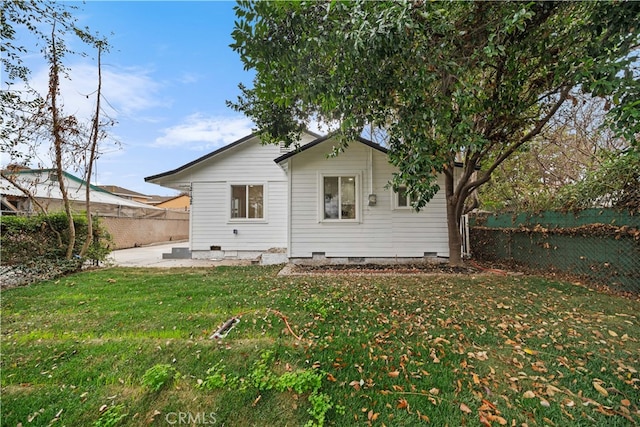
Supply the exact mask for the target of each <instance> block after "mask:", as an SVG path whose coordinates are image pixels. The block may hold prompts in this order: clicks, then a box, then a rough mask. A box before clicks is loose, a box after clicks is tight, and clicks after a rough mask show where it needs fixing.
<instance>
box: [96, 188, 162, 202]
mask: <svg viewBox="0 0 640 427" xmlns="http://www.w3.org/2000/svg"><path fill="white" fill-rule="evenodd" d="M99 187H100V188H102V189H103V190H106V191H108V192H109V193H111V194H115V195H116V196H119V197H122V198H123V199H129V200H133V201H136V202H140V203H146V204H150V203H149V201H150V200H151V198H152V196H147V195H146V194H142V193H138V192H135V191H132V190H128V189H126V188H122V187H118V186H117V185H100V186H99Z"/></svg>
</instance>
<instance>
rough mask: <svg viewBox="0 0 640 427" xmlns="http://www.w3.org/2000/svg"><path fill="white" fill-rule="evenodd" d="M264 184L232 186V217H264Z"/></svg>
mask: <svg viewBox="0 0 640 427" xmlns="http://www.w3.org/2000/svg"><path fill="white" fill-rule="evenodd" d="M263 188H264V187H263V186H262V185H232V186H231V218H232V219H263V218H264V194H263Z"/></svg>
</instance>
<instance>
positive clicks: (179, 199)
mask: <svg viewBox="0 0 640 427" xmlns="http://www.w3.org/2000/svg"><path fill="white" fill-rule="evenodd" d="M164 199H165V200H162V201H160V202H158V203H153V206H155V207H156V208H162V209H171V210H172V211H183V212H189V207H190V206H191V198H190V197H189V195H188V194H179V195H177V196H175V197H165V198H164Z"/></svg>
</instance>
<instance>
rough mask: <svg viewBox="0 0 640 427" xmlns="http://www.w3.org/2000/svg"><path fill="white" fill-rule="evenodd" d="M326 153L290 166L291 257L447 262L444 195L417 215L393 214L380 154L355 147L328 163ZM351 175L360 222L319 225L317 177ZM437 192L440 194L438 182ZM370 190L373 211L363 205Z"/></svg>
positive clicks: (326, 148) (311, 153) (309, 153)
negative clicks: (426, 257) (427, 258)
mask: <svg viewBox="0 0 640 427" xmlns="http://www.w3.org/2000/svg"><path fill="white" fill-rule="evenodd" d="M330 151H331V142H330V141H327V142H326V143H322V144H319V145H317V146H315V147H312V148H310V149H308V150H306V151H304V152H302V153H300V154H297V155H295V156H294V157H292V158H291V159H290V160H289V173H290V175H291V176H290V179H291V201H292V207H291V237H290V248H289V254H290V256H291V257H293V258H306V257H311V256H312V254H313V253H314V252H324V253H325V256H327V257H367V258H369V257H372V258H373V257H383V258H391V257H422V256H424V254H425V253H426V252H429V253H435V254H437V255H439V256H448V253H449V251H448V244H447V241H448V236H447V227H446V224H447V223H446V205H445V200H444V191H443V190H441V191H440V192H438V194H436V196H435V197H434V199H433V200H432V201H431V202H430V203H429V204H428V205H427V206H426V207H425V208H424V209H423V210H421V211H420V212H418V213H416V212H415V211H413V210H411V209H393V204H392V199H391V197H392V196H394V193H393V192H392V191H391V189H387V188H385V187H386V185H387V183H388V182H389V181H390V179H391V176H392V173H393V170H394V169H393V167H392V166H391V165H390V164H389V163H388V161H387V157H386V155H385V154H383V153H381V152H380V151H378V150H375V149H372V148H370V147H368V146H366V145H364V144H361V143H357V142H354V143H352V144H351V145H350V146H349V148H348V149H347V150H346V151H345V152H344V153H342V154H340V155H339V156H337V157H335V158H327V156H326V155H327V154H328V153H329V152H330ZM371 159H372V160H373V161H372V162H371ZM371 163H372V164H371ZM371 168H373V169H371ZM353 173H357V174H358V176H359V184H360V185H359V189H358V193H359V197H360V202H361V203H360V212H359V214H360V215H359V218H360V221H359V222H357V223H354V222H345V223H336V222H323V221H322V218H321V215H320V212H321V210H320V208H319V206H318V205H319V203H320V198H319V196H318V194H319V192H320V191H322V187H321V185H322V184H321V176H322V174H335V175H352V174H353ZM372 176H373V187H371V177H372ZM440 186H441V188H443V189H444V180H443V179H440ZM371 189H372V190H373V193H374V194H376V195H377V203H376V205H375V206H368V204H367V199H368V195H369V193H370V191H371Z"/></svg>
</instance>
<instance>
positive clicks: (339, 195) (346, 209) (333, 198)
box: [322, 176, 358, 220]
mask: <svg viewBox="0 0 640 427" xmlns="http://www.w3.org/2000/svg"><path fill="white" fill-rule="evenodd" d="M356 190H357V189H356V177H355V176H325V177H323V192H322V194H323V202H324V204H323V219H325V220H334V219H335V220H355V219H356V213H357V204H356V195H357V194H358V193H357V192H356Z"/></svg>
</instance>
